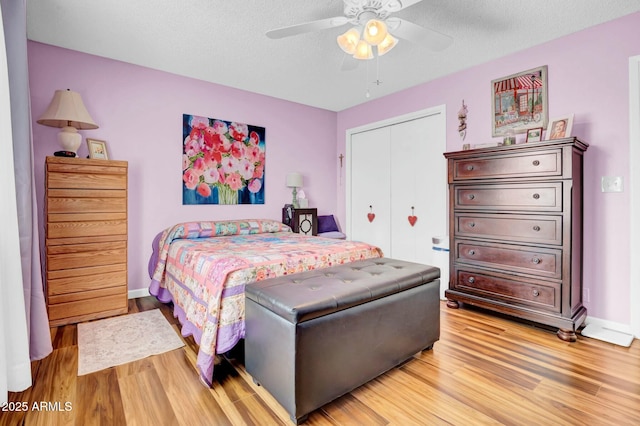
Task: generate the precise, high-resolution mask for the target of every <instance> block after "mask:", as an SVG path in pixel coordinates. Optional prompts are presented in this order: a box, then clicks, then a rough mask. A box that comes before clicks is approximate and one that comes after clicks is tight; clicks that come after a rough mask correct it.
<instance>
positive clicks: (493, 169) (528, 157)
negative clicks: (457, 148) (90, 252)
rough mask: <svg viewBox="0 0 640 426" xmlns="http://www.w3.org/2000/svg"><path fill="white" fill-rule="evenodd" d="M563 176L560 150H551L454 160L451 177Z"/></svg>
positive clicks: (457, 179)
mask: <svg viewBox="0 0 640 426" xmlns="http://www.w3.org/2000/svg"><path fill="white" fill-rule="evenodd" d="M561 175H562V152H561V150H559V149H557V150H550V151H544V152H534V153H525V154H510V155H497V156H493V157H477V158H470V159H459V160H453V176H452V177H453V180H454V181H464V180H470V179H496V178H518V177H537V176H544V177H552V176H561Z"/></svg>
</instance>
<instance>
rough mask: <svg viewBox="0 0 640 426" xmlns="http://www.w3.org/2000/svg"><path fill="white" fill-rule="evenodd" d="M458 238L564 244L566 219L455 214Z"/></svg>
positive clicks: (455, 230)
mask: <svg viewBox="0 0 640 426" xmlns="http://www.w3.org/2000/svg"><path fill="white" fill-rule="evenodd" d="M453 218H454V232H455V235H456V236H458V237H466V238H486V239H491V240H496V241H515V242H526V243H535V244H552V245H562V216H550V215H544V216H543V215H540V216H536V215H514V214H498V213H496V214H488V213H487V214H482V213H477V214H473V213H455V214H454V216H453Z"/></svg>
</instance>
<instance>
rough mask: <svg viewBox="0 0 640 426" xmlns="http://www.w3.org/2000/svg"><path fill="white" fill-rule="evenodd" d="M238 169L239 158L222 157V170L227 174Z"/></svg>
mask: <svg viewBox="0 0 640 426" xmlns="http://www.w3.org/2000/svg"><path fill="white" fill-rule="evenodd" d="M237 171H238V160H236V159H235V158H233V157H225V158H223V159H222V172H223V173H224V174H225V175H229V174H231V173H234V172H237Z"/></svg>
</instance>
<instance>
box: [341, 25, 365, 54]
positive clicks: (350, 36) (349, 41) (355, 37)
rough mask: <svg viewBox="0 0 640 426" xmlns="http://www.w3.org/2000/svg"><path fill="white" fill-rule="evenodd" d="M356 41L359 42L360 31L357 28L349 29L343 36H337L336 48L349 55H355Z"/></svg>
mask: <svg viewBox="0 0 640 426" xmlns="http://www.w3.org/2000/svg"><path fill="white" fill-rule="evenodd" d="M358 41H360V31H358V29H357V28H351V29H350V30H348V31H346V32H345V33H344V34H341V35H339V36H338V38H337V42H338V46H340V49H342V50H343V51H344V52H345V53H348V54H350V55H353V54H354V53H355V51H356V46H357V45H358Z"/></svg>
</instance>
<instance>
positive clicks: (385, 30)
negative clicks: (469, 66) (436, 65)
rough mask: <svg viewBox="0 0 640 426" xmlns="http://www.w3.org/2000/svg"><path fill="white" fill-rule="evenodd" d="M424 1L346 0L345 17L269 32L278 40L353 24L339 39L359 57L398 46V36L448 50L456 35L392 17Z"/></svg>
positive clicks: (379, 52) (348, 50)
mask: <svg viewBox="0 0 640 426" xmlns="http://www.w3.org/2000/svg"><path fill="white" fill-rule="evenodd" d="M421 1H422V0H344V16H336V17H333V18H325V19H320V20H317V21H312V22H307V23H302V24H296V25H291V26H288V27H284V28H278V29H274V30H271V31H267V33H266V35H267V37H269V38H273V39H278V38H284V37H290V36H294V35H298V34H303V33H308V32H313V31H321V30H326V29H330V28H336V27H341V26H343V25H347V24H351V25H352V27H351V28H350V29H348V30H347V31H346V32H345V33H343V34H341V35H340V36H338V38H337V42H338V45H339V46H340V48H341V49H342V50H344V51H345V52H346V53H348V54H350V55H353V57H354V58H356V59H363V60H366V59H372V58H374V57H375V55H374V54H373V47H375V48H376V52H377V55H378V56H381V55H384V54H385V53H387V52H389V51H390V50H391V49H393V47H395V46H396V44H397V43H398V40H397V39H396V37H398V38H401V39H404V40H408V41H410V42H413V43H417V44H421V45H423V46H426V47H428V48H430V49H432V50H435V51H440V50H443V49H446V48H447V47H449V46H450V45H451V44H452V43H453V38H452V37H450V36H448V35H445V34H442V33H440V32H438V31H436V30H433V29H430V28H425V27H422V26H420V25H416V24H414V23H412V22H409V21H406V20H404V19H402V18H398V17H394V16H390V15H391V14H392V13H394V12H398V11H400V10H402V9H405V8H407V7H409V6H412V5H414V4H416V3H419V2H421Z"/></svg>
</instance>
